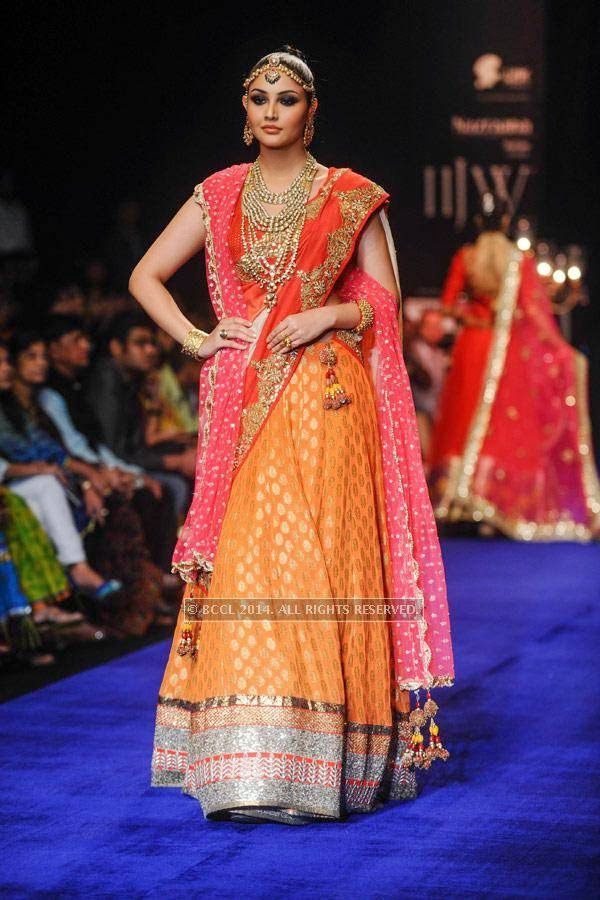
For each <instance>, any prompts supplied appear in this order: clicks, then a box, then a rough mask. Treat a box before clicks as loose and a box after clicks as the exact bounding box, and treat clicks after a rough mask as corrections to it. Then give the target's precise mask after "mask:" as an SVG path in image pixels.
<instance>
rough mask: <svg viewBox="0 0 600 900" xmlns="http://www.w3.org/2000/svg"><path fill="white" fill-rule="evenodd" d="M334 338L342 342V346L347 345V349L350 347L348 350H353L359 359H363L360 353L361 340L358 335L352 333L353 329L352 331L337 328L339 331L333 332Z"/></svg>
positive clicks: (350, 329)
mask: <svg viewBox="0 0 600 900" xmlns="http://www.w3.org/2000/svg"><path fill="white" fill-rule="evenodd" d="M335 337H336V338H337V339H338V340H339V341H343V342H344V344H347V345H348V347H350V349H351V350H353V351H354V353H356V355H357V356H358V357H359V358H360V359H362V358H363V352H362V347H361V343H362V338H361V337H360V335H358V334H357V333H356V332H355V331H354V329H352V328H339V329H338V330H337V331H336V332H335Z"/></svg>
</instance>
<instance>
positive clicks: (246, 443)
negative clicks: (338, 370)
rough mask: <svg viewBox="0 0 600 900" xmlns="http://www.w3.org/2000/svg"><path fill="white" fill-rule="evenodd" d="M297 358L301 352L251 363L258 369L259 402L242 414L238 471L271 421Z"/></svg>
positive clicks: (235, 461)
mask: <svg viewBox="0 0 600 900" xmlns="http://www.w3.org/2000/svg"><path fill="white" fill-rule="evenodd" d="M297 356H298V350H292V351H291V352H290V353H285V354H283V353H271V354H270V355H269V356H267V357H266V358H265V359H253V360H250V365H251V366H252V367H253V368H255V369H256V376H257V380H258V400H256V401H255V402H254V403H251V404H250V406H247V407H246V408H245V409H243V410H242V426H241V433H240V438H239V440H238V443H237V446H236V448H235V455H234V460H233V466H234V468H237V467H238V466H239V465H240V463H241V461H242V458H243V456H244V454H245V453H246V451H247V450H248V448H249V447H250V445H251V443H252V441H253V440H254V438H255V436H256V434H257V433H258V431H259V429H260V427H261V425H262V424H263V422H264V421H265V419H266V418H267V416H268V414H269V411H270V409H271V407H272V406H273V404H274V402H275V400H276V399H277V396H278V394H279V392H280V390H281V387H282V385H283V383H284V381H285V379H286V377H287V375H288V373H289V371H290V368H291V366H292V363H293V362H294V360H295V359H296V357H297Z"/></svg>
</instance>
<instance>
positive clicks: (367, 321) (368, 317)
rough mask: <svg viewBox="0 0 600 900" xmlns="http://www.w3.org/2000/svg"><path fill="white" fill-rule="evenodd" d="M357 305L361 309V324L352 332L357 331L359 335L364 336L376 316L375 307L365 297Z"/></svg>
mask: <svg viewBox="0 0 600 900" xmlns="http://www.w3.org/2000/svg"><path fill="white" fill-rule="evenodd" d="M356 303H357V304H358V308H359V309H360V322H359V323H358V325H356V326H355V327H354V328H353V329H352V331H355V332H356V333H357V334H362V333H363V332H364V331H366V330H367V328H370V327H371V325H372V324H373V320H374V318H375V316H374V315H373V307H372V306H371V304H370V303H369V301H368V300H365V298H364V297H361V299H360V300H357V301H356Z"/></svg>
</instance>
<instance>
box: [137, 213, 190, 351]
mask: <svg viewBox="0 0 600 900" xmlns="http://www.w3.org/2000/svg"><path fill="white" fill-rule="evenodd" d="M205 241H206V229H205V228H204V221H203V218H202V210H201V209H200V207H199V206H198V204H197V203H196V202H195V201H194V198H193V197H190V198H189V200H186V202H185V203H184V204H183V206H182V207H181V209H180V210H179V211H178V212H177V213H176V214H175V216H173V218H172V219H171V221H170V222H169V224H168V225H167V227H166V228H165V229H164V231H163V232H162V233H161V234H159V236H158V237H157V238H156V240H155V241H154V243H153V244H152V245H151V246H150V248H149V249H148V250H147V251H146V253H145V254H144V256H143V257H142V258H141V260H140V261H139V262H138V264H137V265H136V267H135V268H134V270H133V272H132V273H131V277H130V279H129V290H130V292H131V293H132V294H133V296H134V297H135V299H136V300H137V301H138V303H139V304H140V305H141V306H143V308H144V309H145V310H146V312H147V313H148V315H149V316H150V318H151V319H153V320H154V321H155V322H156V324H157V325H158V326H159V327H160V328H162V329H163V330H164V331H166V332H167V334H170V335H171V337H172V338H174V339H175V340H176V341H178V342H179V343H180V344H182V343H183V341H184V339H185V336H186V335H187V333H188V332H189V331H190V329H191V328H193V327H194V325H193V323H192V322H190V320H189V319H188V318H187V317H186V316H184V314H183V312H182V311H181V310H180V309H179V307H178V306H177V304H176V303H175V300H174V299H173V297H172V296H171V294H170V293H169V291H168V290H167V289H166V287H165V282H166V281H168V280H169V278H171V276H172V275H174V274H175V272H177V270H178V269H180V268H181V266H182V265H183V264H184V263H186V262H187V261H188V260H189V259H191V257H192V256H194V254H195V253H198V251H199V250H202V248H203V247H204V244H205Z"/></svg>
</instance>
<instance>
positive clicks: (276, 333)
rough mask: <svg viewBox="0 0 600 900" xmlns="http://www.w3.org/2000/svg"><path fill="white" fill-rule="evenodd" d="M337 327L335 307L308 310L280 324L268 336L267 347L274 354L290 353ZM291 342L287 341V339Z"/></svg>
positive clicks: (283, 320)
mask: <svg viewBox="0 0 600 900" xmlns="http://www.w3.org/2000/svg"><path fill="white" fill-rule="evenodd" d="M334 325H335V319H334V313H333V307H331V306H322V307H320V308H319V309H306V310H304V312H300V313H292V315H290V316H286V317H285V318H284V319H282V320H281V322H279V323H278V324H277V325H276V326H275V328H274V329H273V331H271V332H270V334H269V335H267V347H268V348H269V350H272V351H273V353H289V352H290V350H295V349H296V347H300V346H301V345H302V344H308V343H310V341H314V340H315V338H318V337H320V335H322V334H323V333H324V332H325V331H329V330H330V329H331V328H333V327H334ZM286 335H287V337H288V338H289V341H288V342H286V341H285V337H286Z"/></svg>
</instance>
